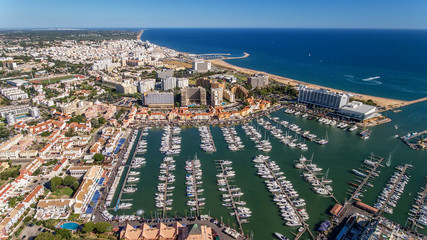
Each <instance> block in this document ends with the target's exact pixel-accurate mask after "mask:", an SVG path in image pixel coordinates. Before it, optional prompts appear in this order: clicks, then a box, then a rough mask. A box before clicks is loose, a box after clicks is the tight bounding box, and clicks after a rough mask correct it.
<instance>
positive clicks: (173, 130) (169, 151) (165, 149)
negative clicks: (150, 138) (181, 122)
mask: <svg viewBox="0 0 427 240" xmlns="http://www.w3.org/2000/svg"><path fill="white" fill-rule="evenodd" d="M180 133H181V128H180V127H177V126H175V127H171V126H169V125H168V126H166V127H165V128H164V132H163V135H162V140H161V146H160V151H161V152H162V153H164V154H166V155H177V154H180V153H181V137H180V136H179V134H180Z"/></svg>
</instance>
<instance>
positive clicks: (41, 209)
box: [35, 198, 75, 220]
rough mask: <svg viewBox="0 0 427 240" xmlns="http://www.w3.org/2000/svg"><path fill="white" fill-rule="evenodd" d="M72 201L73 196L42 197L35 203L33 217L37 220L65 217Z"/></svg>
mask: <svg viewBox="0 0 427 240" xmlns="http://www.w3.org/2000/svg"><path fill="white" fill-rule="evenodd" d="M74 203H75V200H74V199H73V198H65V199H42V200H40V201H39V203H38V204H37V208H36V215H35V218H36V219H37V220H49V219H67V218H68V217H69V216H70V213H71V208H72V206H73V205H74Z"/></svg>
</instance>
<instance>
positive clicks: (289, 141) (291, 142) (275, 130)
mask: <svg viewBox="0 0 427 240" xmlns="http://www.w3.org/2000/svg"><path fill="white" fill-rule="evenodd" d="M257 122H258V124H259V125H261V126H263V127H264V129H265V130H268V131H270V133H271V134H272V135H273V136H274V137H276V138H277V139H278V140H279V141H280V142H282V143H283V144H285V145H287V146H289V147H291V148H295V147H297V148H299V149H301V150H308V146H307V144H305V143H304V142H302V141H300V140H299V139H298V137H295V138H293V137H292V136H291V135H289V132H286V134H285V135H283V134H282V133H283V130H282V129H281V128H280V127H279V126H274V125H272V124H271V122H269V121H265V120H264V119H262V118H260V119H258V121H257Z"/></svg>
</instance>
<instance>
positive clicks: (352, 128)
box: [348, 125, 357, 132]
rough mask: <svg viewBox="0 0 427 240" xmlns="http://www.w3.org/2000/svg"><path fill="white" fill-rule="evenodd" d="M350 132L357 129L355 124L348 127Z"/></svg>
mask: <svg viewBox="0 0 427 240" xmlns="http://www.w3.org/2000/svg"><path fill="white" fill-rule="evenodd" d="M348 130H349V131H350V132H353V131H356V130H357V126H356V125H353V126H352V127H351V128H349V129H348Z"/></svg>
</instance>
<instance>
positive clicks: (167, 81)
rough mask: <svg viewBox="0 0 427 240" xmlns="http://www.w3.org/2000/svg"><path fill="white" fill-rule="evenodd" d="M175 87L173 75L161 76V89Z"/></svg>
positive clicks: (165, 89)
mask: <svg viewBox="0 0 427 240" xmlns="http://www.w3.org/2000/svg"><path fill="white" fill-rule="evenodd" d="M175 87H176V78H175V77H167V78H162V81H161V89H162V90H163V91H167V90H171V89H174V88H175Z"/></svg>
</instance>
